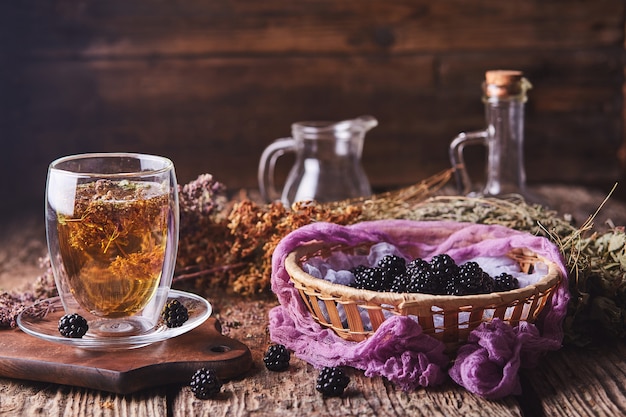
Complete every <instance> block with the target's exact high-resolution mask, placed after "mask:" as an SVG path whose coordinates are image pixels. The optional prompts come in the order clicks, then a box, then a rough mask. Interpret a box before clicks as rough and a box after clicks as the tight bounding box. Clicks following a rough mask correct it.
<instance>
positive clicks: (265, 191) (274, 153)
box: [258, 138, 296, 202]
mask: <svg viewBox="0 0 626 417" xmlns="http://www.w3.org/2000/svg"><path fill="white" fill-rule="evenodd" d="M295 148H296V142H295V140H294V139H293V138H281V139H276V140H275V141H274V142H272V143H271V144H270V145H268V146H267V148H265V149H264V150H263V153H262V154H261V160H260V161H259V171H258V181H259V191H260V192H261V196H262V197H263V199H264V200H265V201H267V202H271V201H274V200H280V198H281V193H280V192H279V191H278V190H277V189H276V184H275V181H274V179H275V177H274V168H275V167H276V161H277V160H278V158H280V157H281V156H282V155H284V154H285V153H287V152H295Z"/></svg>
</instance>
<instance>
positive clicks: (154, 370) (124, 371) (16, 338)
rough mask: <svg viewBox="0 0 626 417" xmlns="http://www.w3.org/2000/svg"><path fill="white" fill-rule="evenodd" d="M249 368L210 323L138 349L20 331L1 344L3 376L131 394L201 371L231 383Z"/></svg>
mask: <svg viewBox="0 0 626 417" xmlns="http://www.w3.org/2000/svg"><path fill="white" fill-rule="evenodd" d="M250 366H251V355H250V351H249V350H248V347H247V346H246V345H245V344H243V343H241V342H239V341H236V340H233V339H230V338H228V337H226V336H224V335H222V334H221V333H220V324H219V322H218V321H217V320H216V319H214V318H209V319H208V320H207V322H205V323H204V324H202V325H201V326H200V327H198V328H196V329H194V330H192V331H190V332H188V333H186V334H183V335H181V336H179V337H175V338H172V339H169V340H166V341H163V342H159V343H154V344H152V345H149V346H146V347H142V348H139V349H130V350H115V351H95V350H84V349H78V348H74V347H71V346H66V345H61V344H57V343H53V342H47V341H44V340H41V339H37V338H35V337H33V336H30V335H27V334H26V333H23V332H22V331H21V330H19V329H15V330H9V331H6V332H4V333H3V334H2V338H0V375H1V376H4V377H10V378H17V379H27V380H33V381H42V382H52V383H56V384H65V385H73V386H79V387H86V388H93V389H98V390H103V391H110V392H115V393H119V394H127V393H131V392H135V391H139V390H142V389H146V388H152V387H157V386H159V385H167V384H173V383H185V382H189V381H190V380H191V375H192V374H193V373H194V372H195V371H196V370H197V369H200V368H202V367H207V368H212V369H214V370H215V371H216V373H217V375H218V377H220V378H222V379H229V378H235V377H239V376H241V375H242V374H244V373H246V371H248V369H249V368H250Z"/></svg>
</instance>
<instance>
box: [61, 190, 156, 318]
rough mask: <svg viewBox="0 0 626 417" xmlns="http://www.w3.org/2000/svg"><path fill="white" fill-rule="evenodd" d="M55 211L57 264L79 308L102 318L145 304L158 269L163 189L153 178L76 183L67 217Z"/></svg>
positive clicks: (139, 308) (111, 316) (119, 314)
mask: <svg viewBox="0 0 626 417" xmlns="http://www.w3.org/2000/svg"><path fill="white" fill-rule="evenodd" d="M56 215H57V220H58V223H57V231H58V235H59V236H58V238H59V239H58V241H59V252H60V255H61V263H62V265H63V268H64V269H65V271H66V274H67V277H68V283H69V286H70V290H71V292H72V294H73V296H74V298H75V299H76V301H77V302H78V303H79V304H80V305H81V307H83V308H84V309H85V310H87V311H89V312H91V313H92V314H94V315H96V316H100V317H107V318H117V317H126V316H130V315H132V314H134V313H136V312H138V311H140V310H141V309H142V308H144V307H145V306H146V304H148V302H149V301H150V299H151V298H152V296H153V295H154V293H155V291H156V289H157V287H158V285H159V280H160V277H161V271H162V268H163V259H164V252H165V247H166V240H167V239H166V236H167V217H168V194H167V192H166V191H163V190H161V188H160V185H159V184H156V183H149V182H132V181H126V180H122V181H114V180H98V181H95V182H90V183H86V184H81V185H79V186H77V188H76V194H75V201H74V212H73V213H72V215H71V216H68V215H64V214H62V213H56Z"/></svg>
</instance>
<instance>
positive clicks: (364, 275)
mask: <svg viewBox="0 0 626 417" xmlns="http://www.w3.org/2000/svg"><path fill="white" fill-rule="evenodd" d="M353 273H354V284H353V286H354V288H358V289H360V290H372V291H385V290H386V288H387V287H386V285H385V283H384V281H383V271H382V269H380V268H378V267H363V268H360V267H356V268H355V269H354V271H353Z"/></svg>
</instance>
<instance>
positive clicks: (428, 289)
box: [406, 269, 444, 294]
mask: <svg viewBox="0 0 626 417" xmlns="http://www.w3.org/2000/svg"><path fill="white" fill-rule="evenodd" d="M406 290H407V292H419V293H423V294H443V293H444V291H443V287H442V283H441V280H440V277H439V276H438V275H435V274H433V273H432V272H431V270H430V269H422V270H419V271H417V272H416V273H415V275H411V278H410V281H409V283H408V284H407V286H406Z"/></svg>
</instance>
